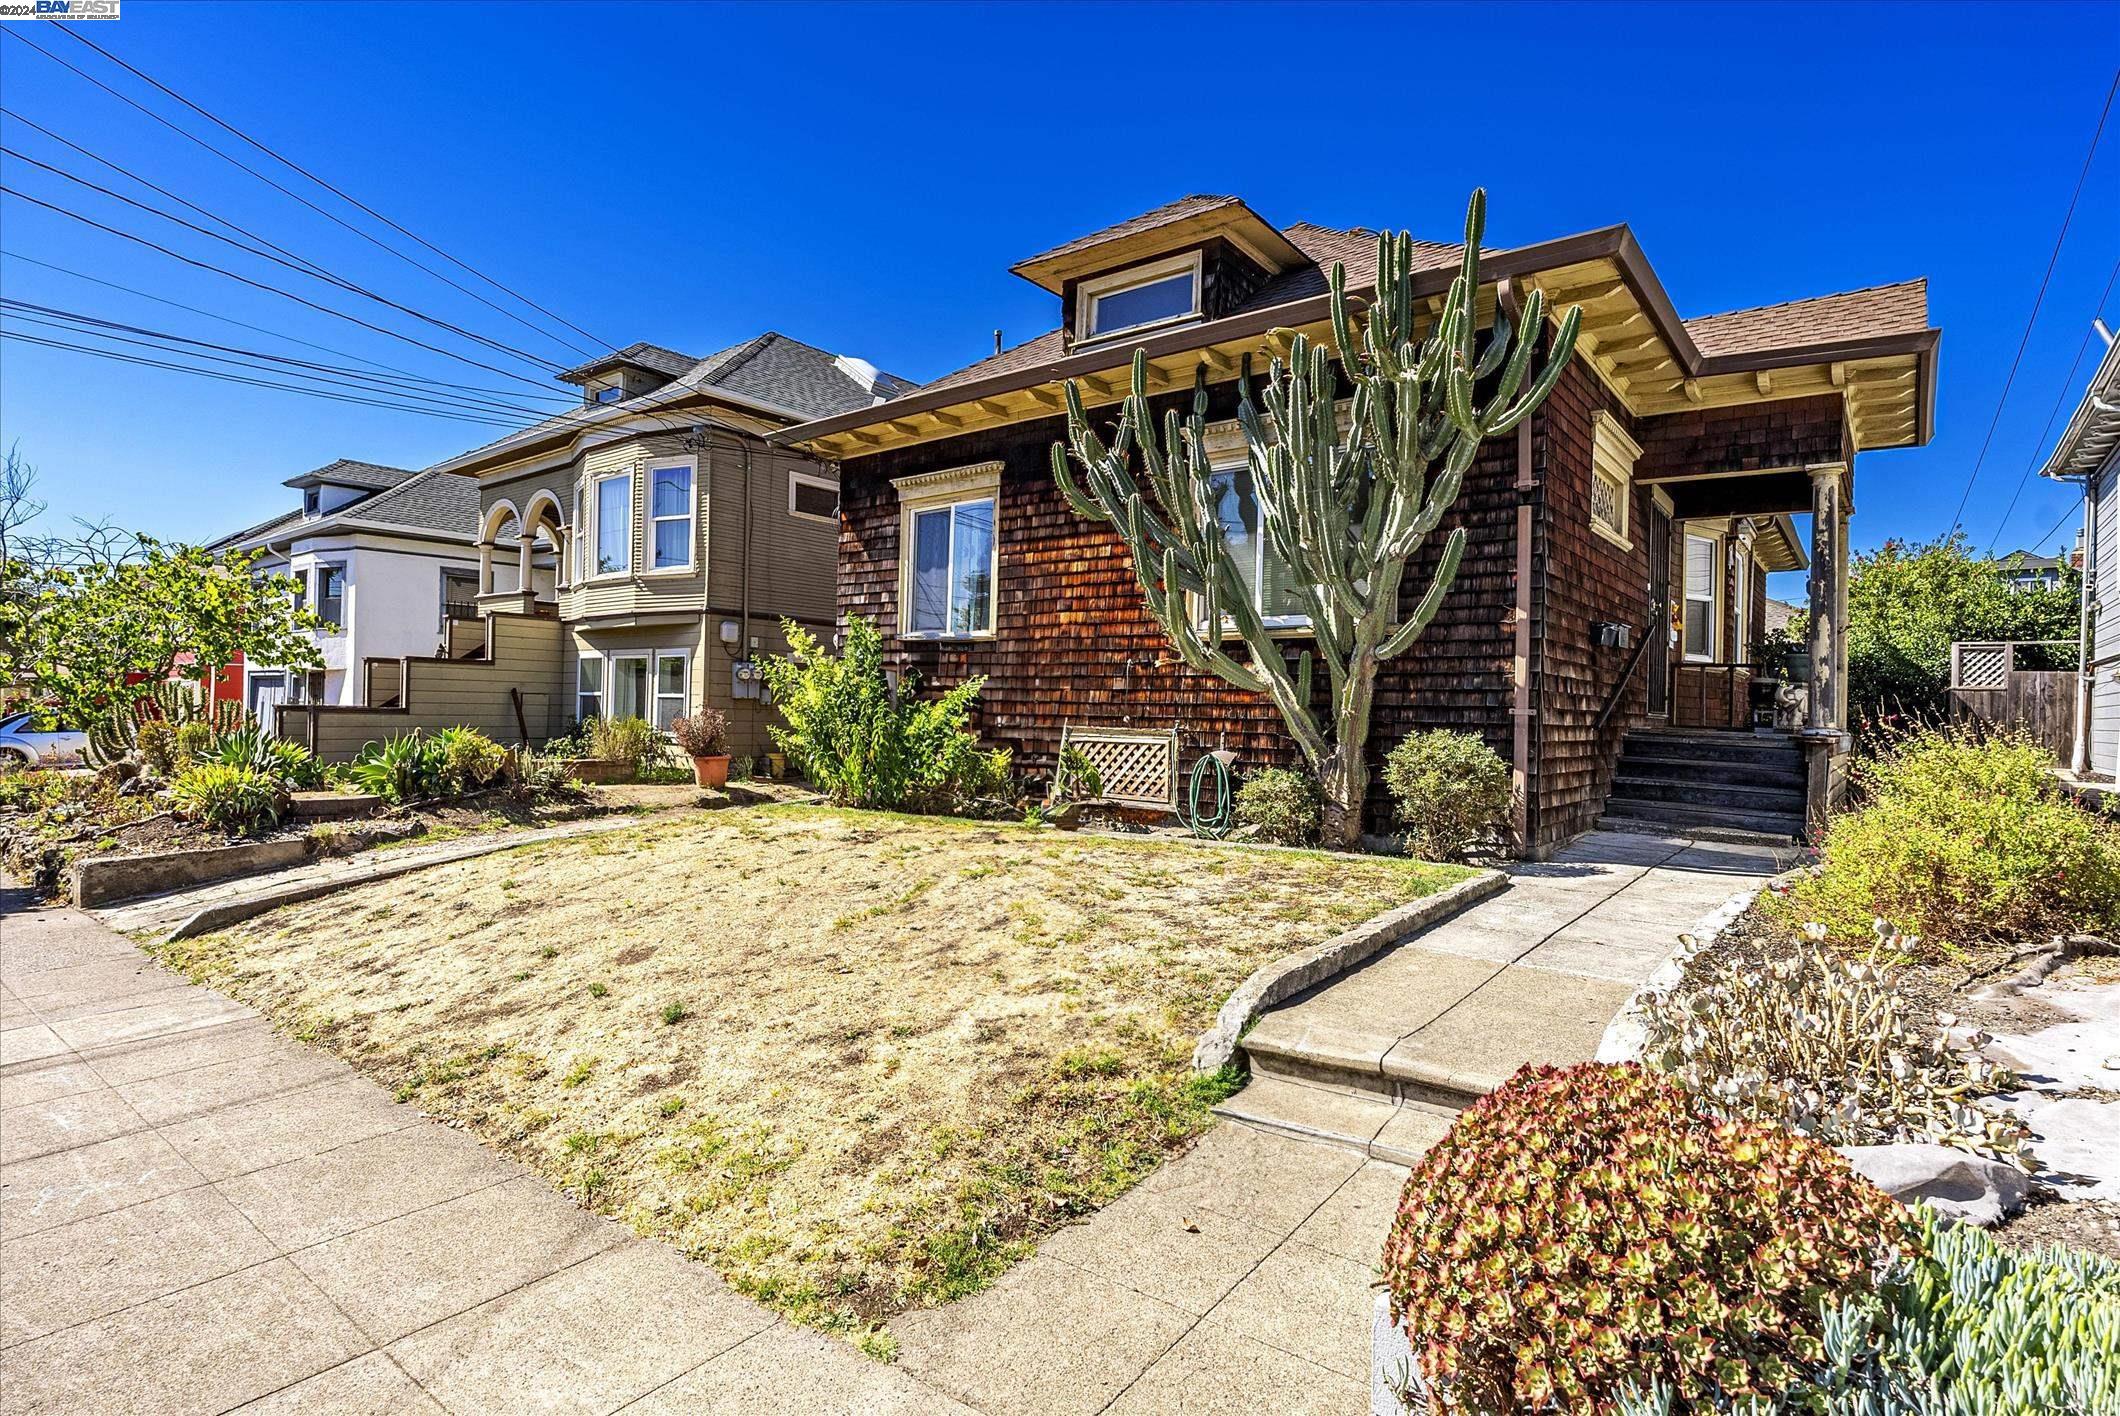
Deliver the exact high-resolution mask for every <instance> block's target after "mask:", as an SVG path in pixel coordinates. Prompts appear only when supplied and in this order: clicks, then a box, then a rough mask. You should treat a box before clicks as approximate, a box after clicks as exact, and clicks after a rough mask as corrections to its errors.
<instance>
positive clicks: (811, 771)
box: [763, 615, 993, 811]
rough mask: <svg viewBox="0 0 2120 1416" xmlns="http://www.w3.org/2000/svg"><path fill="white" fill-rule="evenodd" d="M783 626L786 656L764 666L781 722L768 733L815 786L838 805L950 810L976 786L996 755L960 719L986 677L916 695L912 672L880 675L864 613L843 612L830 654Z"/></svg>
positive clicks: (878, 647)
mask: <svg viewBox="0 0 2120 1416" xmlns="http://www.w3.org/2000/svg"><path fill="white" fill-rule="evenodd" d="M782 629H783V631H784V633H785V634H786V635H787V640H788V648H789V651H790V652H789V655H788V656H787V657H785V658H782V657H780V656H777V655H776V656H770V657H768V658H767V659H766V660H765V661H764V666H763V667H764V671H765V676H766V685H767V687H768V688H770V689H771V690H772V694H773V701H774V703H775V704H776V705H777V706H778V707H779V709H780V712H781V715H782V716H783V717H784V718H786V719H787V723H788V725H787V726H786V727H785V728H779V727H776V728H774V729H773V740H774V741H775V742H776V743H778V744H780V747H781V750H782V751H784V752H786V753H787V754H788V756H789V757H791V758H792V759H794V761H795V763H796V765H797V766H798V767H800V768H801V769H802V772H803V774H804V775H805V776H807V777H808V778H809V779H810V782H811V784H812V785H813V786H815V787H817V788H818V789H819V790H820V791H822V792H824V793H825V794H826V795H828V796H830V797H831V799H832V800H833V801H834V802H836V803H838V804H839V805H842V806H866V807H879V808H883V809H887V810H906V811H947V810H950V809H952V808H954V807H957V806H959V805H961V804H962V803H963V802H965V801H966V800H968V799H969V798H971V797H973V796H976V795H977V794H978V791H979V787H980V786H981V784H982V783H984V782H985V781H986V780H987V779H988V778H989V777H990V776H991V775H992V769H993V764H992V760H991V758H990V756H989V754H986V753H982V752H981V751H980V750H979V743H978V739H976V738H974V737H973V736H972V734H971V733H970V732H969V731H968V730H967V728H966V724H967V722H968V721H969V719H970V717H971V707H972V704H973V702H974V701H975V700H977V698H978V697H979V690H980V689H981V688H982V687H983V686H984V685H985V683H986V680H985V679H984V678H983V677H977V676H975V677H973V678H969V679H966V680H965V681H964V682H963V683H960V684H957V685H955V686H954V687H951V688H948V689H945V690H944V691H943V692H942V693H941V694H940V695H938V696H937V697H935V698H932V699H923V698H921V697H919V696H918V693H917V688H918V685H917V683H916V681H915V680H914V678H913V676H912V675H910V674H908V675H907V676H906V677H905V678H904V679H903V680H901V681H900V682H899V684H898V685H897V686H896V688H895V690H894V689H893V687H892V685H891V683H890V682H889V680H888V679H886V678H885V676H884V672H883V640H882V637H881V636H880V635H879V634H877V632H876V626H875V624H874V622H872V621H870V620H866V619H863V618H862V617H861V616H859V615H853V616H850V617H849V618H848V620H847V630H846V643H845V648H844V649H843V650H842V652H841V653H840V654H839V655H838V656H837V657H836V658H835V657H833V656H832V655H829V654H826V653H825V652H824V651H823V649H822V648H821V647H820V646H819V645H818V643H817V640H816V639H815V637H813V636H812V635H811V634H810V633H809V631H807V630H805V629H804V628H803V627H802V626H800V625H798V624H796V623H794V622H793V621H792V620H789V621H783V622H782Z"/></svg>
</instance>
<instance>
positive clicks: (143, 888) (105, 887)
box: [74, 836, 316, 909]
mask: <svg viewBox="0 0 2120 1416" xmlns="http://www.w3.org/2000/svg"><path fill="white" fill-rule="evenodd" d="M315 850H316V843H315V842H314V841H312V840H310V839H309V838H308V837H307V836H294V837H287V838H281V839H275V840H270V841H242V842H238V843H237V844H235V845H232V846H208V847H206V848H204V849H202V850H188V851H158V852H156V853H155V854H153V855H136V856H103V857H98V858H92V859H89V860H84V861H82V862H80V863H79V864H77V865H76V866H75V867H74V907H75V908H76V909H94V908H97V907H98V906H102V905H115V904H117V903H119V902H120V901H123V900H137V899H139V898H140V897H141V896H143V895H159V894H162V893H163V892H164V891H168V890H181V889H183V888H184V887H185V886H186V885H210V884H212V883H213V882H214V881H216V880H227V879H229V878H231V877H233V876H237V875H250V874H253V873H254V872H257V871H263V870H283V869H285V868H286V867H288V866H290V865H298V864H300V863H301V862H302V861H304V860H307V859H308V858H309V856H310V855H311V854H312V853H313V852H314V851H315Z"/></svg>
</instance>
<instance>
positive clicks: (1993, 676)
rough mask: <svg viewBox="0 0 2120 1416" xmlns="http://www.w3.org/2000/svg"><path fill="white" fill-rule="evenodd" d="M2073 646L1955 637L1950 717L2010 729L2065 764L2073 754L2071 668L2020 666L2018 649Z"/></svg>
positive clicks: (2075, 683)
mask: <svg viewBox="0 0 2120 1416" xmlns="http://www.w3.org/2000/svg"><path fill="white" fill-rule="evenodd" d="M2063 646H2066V647H2067V648H2069V649H2074V648H2075V647H2076V642H2075V641H2074V640H2072V639H2058V640H2057V639H2042V640H2024V641H2009V642H1960V643H1954V644H1953V645H1951V686H1950V698H1951V718H1952V721H1954V722H1978V723H1986V724H1990V725H1993V726H1995V727H2006V728H2016V729H2018V730H2020V731H2022V732H2025V733H2028V734H2030V735H2031V737H2032V738H2034V739H2035V740H2036V741H2038V742H2040V743H2042V744H2044V745H2045V746H2046V747H2047V748H2048V749H2049V750H2051V751H2052V752H2053V754H2054V756H2055V757H2057V758H2059V759H2060V760H2061V761H2062V762H2063V763H2066V762H2068V761H2069V760H2070V758H2071V757H2072V756H2073V755H2074V753H2075V745H2076V701H2077V695H2078V692H2079V688H2080V681H2079V677H2078V674H2077V671H2076V670H2074V669H2021V668H2019V667H2018V666H2017V659H2018V651H2019V650H2020V649H2030V648H2060V647H2063Z"/></svg>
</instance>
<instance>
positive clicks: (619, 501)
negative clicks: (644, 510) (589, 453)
mask: <svg viewBox="0 0 2120 1416" xmlns="http://www.w3.org/2000/svg"><path fill="white" fill-rule="evenodd" d="M631 569H633V474H632V473H631V472H621V473H618V474H617V475H616V476H611V477H599V478H598V479H597V481H596V573H597V574H598V575H623V574H624V573H625V572H627V571H629V570H631Z"/></svg>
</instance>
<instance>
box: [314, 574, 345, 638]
mask: <svg viewBox="0 0 2120 1416" xmlns="http://www.w3.org/2000/svg"><path fill="white" fill-rule="evenodd" d="M317 618H318V619H320V620H322V621H324V623H326V624H328V625H331V626H332V627H334V628H336V629H344V628H345V627H346V567H345V566H343V565H338V564H336V563H333V564H327V565H320V566H318V567H317Z"/></svg>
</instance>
